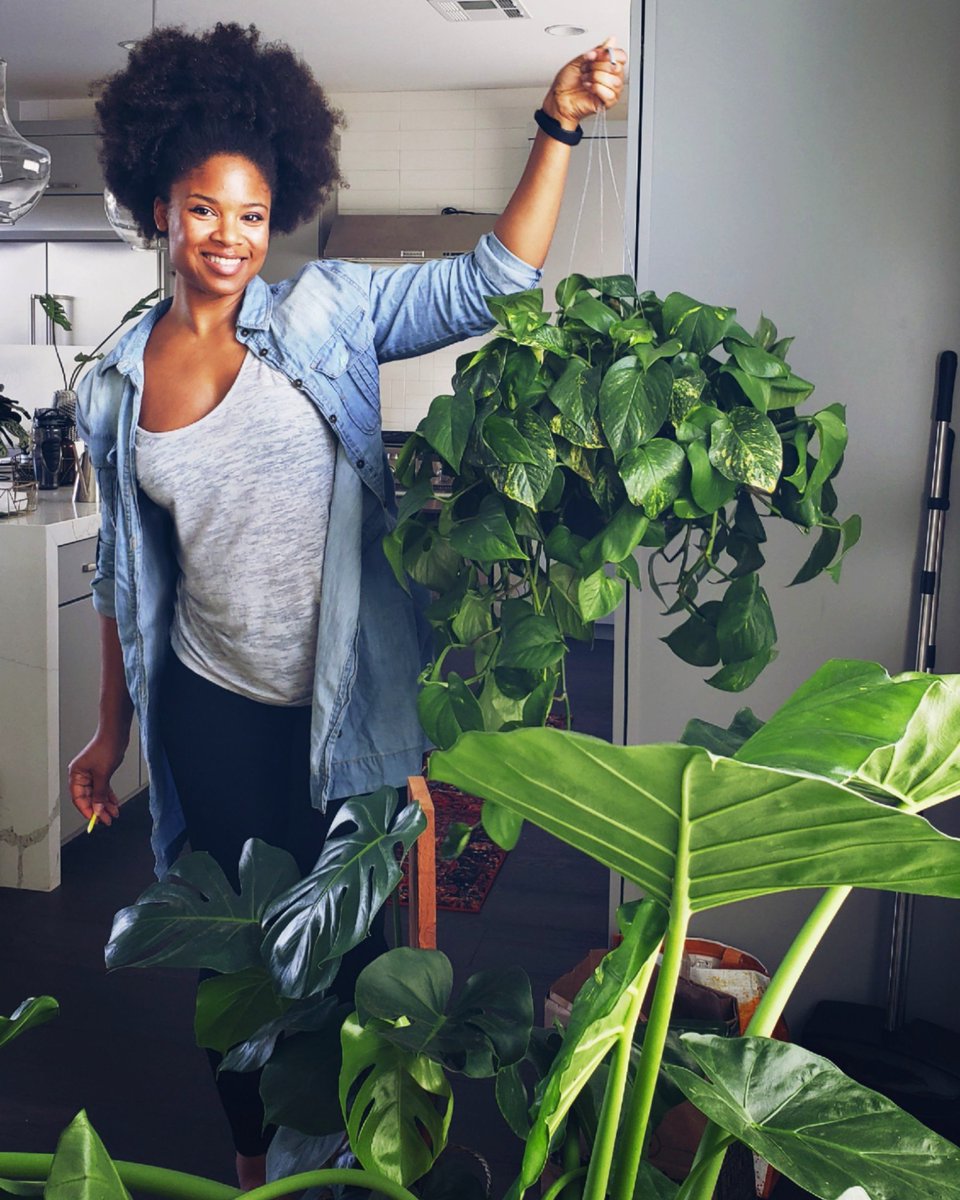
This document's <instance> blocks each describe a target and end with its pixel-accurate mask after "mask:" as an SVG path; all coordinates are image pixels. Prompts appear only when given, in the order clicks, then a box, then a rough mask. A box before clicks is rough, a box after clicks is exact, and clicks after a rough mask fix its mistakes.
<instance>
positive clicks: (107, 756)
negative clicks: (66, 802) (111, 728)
mask: <svg viewBox="0 0 960 1200" xmlns="http://www.w3.org/2000/svg"><path fill="white" fill-rule="evenodd" d="M129 740H130V735H129V733H128V734H127V736H126V737H124V736H122V735H121V734H120V733H116V734H104V733H101V732H100V730H97V732H96V734H94V736H93V739H92V740H91V741H90V742H88V743H87V745H86V746H84V748H83V749H82V750H81V751H80V753H79V754H78V755H77V757H76V758H75V759H74V760H73V762H71V764H70V766H69V768H68V777H69V782H70V799H71V800H72V801H73V804H74V807H75V808H77V809H78V810H79V811H80V813H81V814H82V816H83V817H84V819H85V820H87V821H89V820H90V818H91V817H93V816H96V817H97V820H98V821H102V822H103V824H104V825H111V824H113V819H114V817H117V816H119V815H120V806H119V804H118V803H117V797H116V795H115V794H114V791H113V788H111V786H110V779H111V777H112V776H113V773H114V771H116V769H117V767H119V766H120V764H121V763H122V762H123V756H124V754H125V753H126V750H127V745H128V743H129Z"/></svg>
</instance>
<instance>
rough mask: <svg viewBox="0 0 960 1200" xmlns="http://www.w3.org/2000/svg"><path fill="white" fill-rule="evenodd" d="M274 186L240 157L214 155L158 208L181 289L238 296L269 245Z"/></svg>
mask: <svg viewBox="0 0 960 1200" xmlns="http://www.w3.org/2000/svg"><path fill="white" fill-rule="evenodd" d="M270 202H271V193H270V185H269V184H268V183H267V181H266V179H264V177H263V174H262V173H261V171H260V169H259V167H257V166H256V164H255V163H253V162H251V161H250V159H248V158H244V157H243V156H242V155H236V154H215V155H213V156H212V157H211V158H208V159H207V160H206V161H205V162H203V163H201V164H200V166H198V167H195V168H194V169H193V170H192V171H188V172H187V174H186V175H183V176H182V177H181V178H180V179H178V180H177V181H176V182H175V183H174V184H173V185H172V186H171V188H170V198H169V200H163V199H158V200H157V201H156V204H155V206H154V209H155V214H156V222H157V227H158V228H159V229H164V230H166V232H167V235H168V237H169V244H170V263H171V266H172V267H173V269H174V271H175V272H176V275H177V280H178V287H180V288H182V289H186V291H187V292H189V293H190V294H193V295H198V294H200V295H206V296H210V297H216V298H224V297H228V296H229V297H239V296H240V295H242V293H243V290H244V288H246V286H247V284H248V283H249V282H250V280H251V279H252V278H253V277H254V276H255V275H257V274H258V273H259V271H260V269H261V267H262V266H263V263H264V259H265V258H266V256H267V248H268V246H269V244H270Z"/></svg>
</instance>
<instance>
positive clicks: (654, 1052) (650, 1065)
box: [611, 773, 690, 1200]
mask: <svg viewBox="0 0 960 1200" xmlns="http://www.w3.org/2000/svg"><path fill="white" fill-rule="evenodd" d="M682 787H683V792H682V800H681V806H680V821H679V832H678V836H677V854H676V872H675V876H674V881H673V896H672V898H671V901H670V924H669V925H668V927H667V936H666V938H665V939H664V943H663V960H662V962H661V964H660V976H659V978H658V979H657V987H656V991H655V992H654V996H653V1003H652V1004H651V1005H650V1019H649V1020H648V1021H647V1028H646V1032H645V1034H644V1038H643V1049H642V1050H641V1052H640V1063H639V1065H638V1067H637V1077H636V1079H635V1080H634V1084H633V1093H632V1095H631V1097H630V1104H629V1106H628V1108H627V1113H626V1116H625V1118H624V1124H623V1136H622V1144H621V1147H620V1161H619V1162H618V1164H617V1174H616V1178H615V1179H614V1181H613V1188H612V1191H611V1195H612V1196H613V1200H633V1193H634V1189H635V1188H636V1184H637V1173H638V1172H639V1170H640V1160H641V1158H642V1157H643V1149H644V1145H645V1143H646V1137H647V1125H648V1123H649V1121H650V1111H651V1109H652V1107H653V1093H654V1091H655V1089H656V1086H657V1077H658V1075H659V1073H660V1063H661V1060H662V1059H663V1047H664V1045H665V1043H666V1040H667V1031H668V1029H669V1025H670V1014H671V1012H672V1011H673V1000H674V996H675V995H676V991H677V980H678V979H679V978H680V967H681V965H682V962H683V948H684V942H685V940H686V936H687V926H688V925H689V924H690V905H689V902H688V900H687V893H688V891H689V884H690V878H689V876H690V868H689V858H690V823H689V808H690V791H689V789H690V784H689V782H688V779H687V773H685V775H684V780H683V785H682Z"/></svg>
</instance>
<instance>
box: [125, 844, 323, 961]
mask: <svg viewBox="0 0 960 1200" xmlns="http://www.w3.org/2000/svg"><path fill="white" fill-rule="evenodd" d="M299 876H300V872H299V871H298V870H297V865H296V863H295V862H294V860H293V857H292V855H290V854H287V852H286V851H285V850H278V849H276V847H274V846H268V845H267V844H266V843H265V842H261V841H258V840H257V839H256V838H251V839H250V841H248V842H247V843H246V845H245V846H244V847H243V853H242V855H241V857H240V895H239V896H238V895H237V893H236V892H235V891H234V890H233V888H232V887H231V886H230V884H229V882H228V881H227V877H226V876H225V875H224V873H223V871H222V870H221V869H220V867H219V866H218V865H217V863H216V862H215V860H214V859H213V858H212V857H211V856H210V855H209V854H206V853H205V852H199V853H196V854H188V855H186V857H184V858H181V859H180V860H179V861H178V862H177V863H175V864H174V866H173V868H172V869H171V870H170V872H169V873H168V874H167V875H166V876H164V878H163V879H162V880H161V881H160V883H156V884H153V885H152V886H151V887H148V888H147V890H146V891H145V892H144V893H143V895H142V896H141V897H140V898H139V900H137V902H136V904H134V905H132V906H131V907H130V908H123V909H121V910H120V911H119V912H118V913H117V915H116V916H115V917H114V919H113V928H112V930H111V931H110V941H109V942H108V943H107V947H106V951H105V957H106V963H107V966H108V967H109V968H115V967H146V966H150V965H152V964H154V963H162V964H163V965H164V966H167V967H209V968H210V969H211V970H214V971H222V972H224V973H233V972H236V971H244V970H246V969H247V968H249V967H256V966H259V965H260V940H261V936H262V931H261V928H260V921H261V918H262V916H263V913H264V910H265V909H266V908H267V906H268V905H269V903H270V901H271V900H272V899H273V898H274V896H276V895H277V894H278V893H280V892H282V891H284V890H285V889H286V888H288V887H290V885H291V884H292V883H293V882H294V881H295V880H296V879H298V878H299Z"/></svg>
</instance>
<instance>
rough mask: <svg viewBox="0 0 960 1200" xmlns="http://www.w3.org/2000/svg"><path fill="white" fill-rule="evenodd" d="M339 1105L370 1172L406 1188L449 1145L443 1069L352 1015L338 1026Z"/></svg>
mask: <svg viewBox="0 0 960 1200" xmlns="http://www.w3.org/2000/svg"><path fill="white" fill-rule="evenodd" d="M341 1045H342V1050H343V1067H342V1069H341V1071H340V1107H341V1109H342V1111H343V1113H344V1115H345V1116H346V1119H347V1132H348V1134H349V1135H350V1148H351V1149H352V1150H353V1152H354V1154H356V1156H357V1158H358V1159H359V1160H360V1162H361V1164H362V1165H363V1166H364V1167H366V1168H367V1170H370V1171H380V1172H382V1173H383V1174H384V1175H386V1176H387V1178H388V1179H392V1180H394V1181H395V1182H397V1183H399V1184H401V1185H402V1186H404V1187H407V1186H408V1185H409V1184H411V1183H413V1182H414V1180H416V1179H419V1178H420V1176H421V1175H424V1174H426V1172H427V1171H429V1170H430V1167H431V1166H432V1165H433V1162H434V1160H435V1159H436V1157H437V1156H438V1155H439V1154H440V1152H441V1150H443V1148H444V1146H445V1145H446V1144H447V1132H448V1130H449V1128H450V1118H451V1116H452V1114H453V1093H452V1091H451V1089H450V1084H449V1083H448V1082H447V1080H446V1078H445V1076H444V1074H443V1068H442V1067H441V1066H439V1065H438V1064H437V1063H435V1062H433V1061H432V1060H431V1059H429V1058H427V1057H426V1055H417V1056H411V1055H409V1054H407V1053H406V1052H405V1051H404V1050H402V1049H401V1048H400V1047H399V1046H395V1045H393V1044H392V1043H391V1042H388V1041H387V1040H386V1039H385V1038H384V1037H383V1036H382V1035H381V1034H380V1032H379V1031H378V1029H377V1028H376V1027H375V1024H374V1023H371V1024H369V1025H367V1026H363V1025H361V1024H360V1022H359V1021H358V1020H357V1019H356V1015H354V1016H351V1017H348V1019H347V1020H346V1021H345V1022H344V1025H343V1029H342V1030H341Z"/></svg>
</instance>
